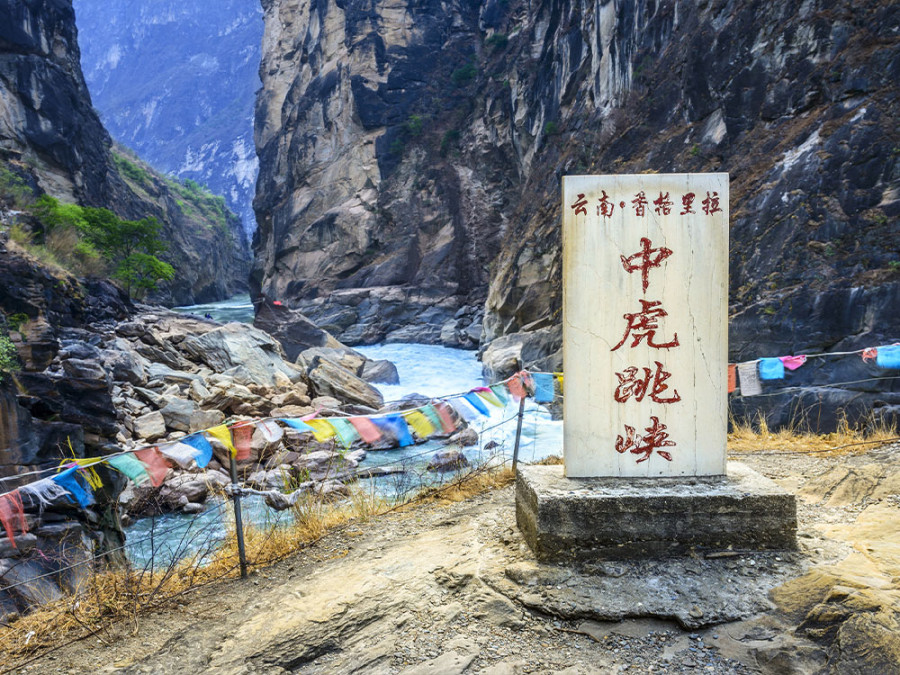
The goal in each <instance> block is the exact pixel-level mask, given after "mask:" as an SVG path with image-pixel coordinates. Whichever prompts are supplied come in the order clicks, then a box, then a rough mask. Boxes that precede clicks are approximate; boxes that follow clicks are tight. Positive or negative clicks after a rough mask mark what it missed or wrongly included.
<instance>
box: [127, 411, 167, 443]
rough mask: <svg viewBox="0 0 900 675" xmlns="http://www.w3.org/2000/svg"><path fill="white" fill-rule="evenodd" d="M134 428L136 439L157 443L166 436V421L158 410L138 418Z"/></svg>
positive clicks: (135, 420)
mask: <svg viewBox="0 0 900 675" xmlns="http://www.w3.org/2000/svg"><path fill="white" fill-rule="evenodd" d="M132 428H133V429H134V435H135V437H136V438H143V439H145V440H148V441H151V442H152V441H155V440H156V439H158V438H162V437H163V436H165V435H166V420H165V418H164V417H163V415H162V413H161V412H159V411H158V410H154V411H153V412H150V413H147V414H146V415H141V416H140V417H136V418H135V419H134V422H133V426H132Z"/></svg>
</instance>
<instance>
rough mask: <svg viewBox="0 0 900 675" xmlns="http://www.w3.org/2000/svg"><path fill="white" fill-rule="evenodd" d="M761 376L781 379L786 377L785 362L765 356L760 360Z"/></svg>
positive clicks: (766, 378) (765, 378) (764, 378)
mask: <svg viewBox="0 0 900 675" xmlns="http://www.w3.org/2000/svg"><path fill="white" fill-rule="evenodd" d="M759 377H760V379H761V380H781V379H783V378H784V363H782V361H781V359H777V358H771V357H770V358H765V359H760V360H759Z"/></svg>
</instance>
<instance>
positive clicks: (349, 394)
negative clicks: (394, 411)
mask: <svg viewBox="0 0 900 675" xmlns="http://www.w3.org/2000/svg"><path fill="white" fill-rule="evenodd" d="M307 375H308V377H309V379H310V381H311V382H312V384H313V387H314V388H315V391H316V393H317V394H318V395H320V396H321V395H325V396H334V397H335V398H338V399H341V400H345V401H352V402H355V403H360V404H362V405H365V406H368V407H370V408H375V409H378V408H380V407H381V406H382V405H383V403H384V399H383V398H382V397H381V394H380V393H379V392H378V390H377V389H375V387H373V386H371V385H370V384H369V383H368V382H365V381H364V380H362V379H360V378H358V377H356V375H354V374H353V373H351V372H350V371H349V370H347V369H346V368H342V367H341V366H339V365H338V364H336V363H334V362H332V361H329V360H328V359H325V358H321V357H315V358H314V359H313V361H312V363H311V364H310V368H309V370H308V371H307Z"/></svg>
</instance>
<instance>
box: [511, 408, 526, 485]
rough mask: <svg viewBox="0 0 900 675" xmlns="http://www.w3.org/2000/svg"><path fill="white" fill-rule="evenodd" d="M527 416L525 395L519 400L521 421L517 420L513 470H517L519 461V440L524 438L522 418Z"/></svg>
mask: <svg viewBox="0 0 900 675" xmlns="http://www.w3.org/2000/svg"><path fill="white" fill-rule="evenodd" d="M524 416H525V397H524V396H523V397H522V398H521V399H520V400H519V415H518V417H519V421H518V422H516V446H515V448H513V466H512V468H513V472H515V470H516V465H517V464H518V463H519V441H520V440H521V438H522V418H523V417H524Z"/></svg>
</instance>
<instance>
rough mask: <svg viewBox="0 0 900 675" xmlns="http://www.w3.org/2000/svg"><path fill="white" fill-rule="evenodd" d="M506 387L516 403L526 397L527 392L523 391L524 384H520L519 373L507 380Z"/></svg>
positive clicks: (520, 377)
mask: <svg viewBox="0 0 900 675" xmlns="http://www.w3.org/2000/svg"><path fill="white" fill-rule="evenodd" d="M506 386H507V387H508V388H509V393H510V394H512V397H513V399H514V400H515V401H516V403H518V402H519V401H521V400H522V399H523V398H525V397H526V396H528V392H526V391H525V384H524V383H523V382H522V376H521V375H520V374H519V373H516V374H515V375H513V376H512V377H511V378H509V379H508V380H507V381H506Z"/></svg>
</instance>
